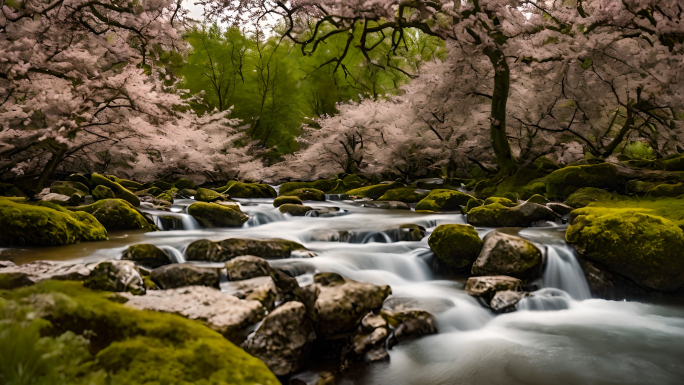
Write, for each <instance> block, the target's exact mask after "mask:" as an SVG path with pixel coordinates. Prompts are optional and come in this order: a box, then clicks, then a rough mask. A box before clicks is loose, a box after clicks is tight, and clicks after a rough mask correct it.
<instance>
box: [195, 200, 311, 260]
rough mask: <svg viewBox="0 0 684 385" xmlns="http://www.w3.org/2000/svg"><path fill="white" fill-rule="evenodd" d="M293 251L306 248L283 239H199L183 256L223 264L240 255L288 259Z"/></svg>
mask: <svg viewBox="0 0 684 385" xmlns="http://www.w3.org/2000/svg"><path fill="white" fill-rule="evenodd" d="M195 204H196V203H195ZM295 250H306V248H305V247H304V246H302V245H300V244H299V243H297V242H293V241H288V240H285V239H245V238H229V239H225V240H223V241H219V242H213V241H210V240H208V239H200V240H198V241H195V242H192V243H191V244H190V245H188V247H187V249H186V250H185V256H186V259H188V260H192V261H205V262H225V261H229V260H231V259H233V258H235V257H239V256H242V255H255V256H257V257H260V258H266V259H280V258H289V257H290V255H291V254H292V252H293V251H295Z"/></svg>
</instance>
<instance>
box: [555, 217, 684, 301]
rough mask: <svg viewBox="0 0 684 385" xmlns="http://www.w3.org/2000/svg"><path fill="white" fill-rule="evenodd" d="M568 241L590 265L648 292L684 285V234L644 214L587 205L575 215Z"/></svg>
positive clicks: (566, 235)
mask: <svg viewBox="0 0 684 385" xmlns="http://www.w3.org/2000/svg"><path fill="white" fill-rule="evenodd" d="M573 216H575V218H574V220H573V222H572V224H571V225H570V227H568V230H567V231H566V233H565V239H566V240H567V241H568V242H569V243H572V244H574V245H575V249H576V250H577V251H578V252H579V253H580V254H582V255H583V256H584V257H586V258H587V259H589V260H591V261H595V262H599V263H601V264H602V265H603V266H605V267H606V268H608V269H609V270H610V271H612V272H615V273H618V274H620V275H623V276H625V277H627V278H629V279H631V280H632V281H634V282H635V283H636V284H638V285H640V286H644V287H647V288H651V289H655V290H662V291H675V290H677V289H679V288H680V287H682V286H683V285H684V232H683V231H682V229H681V228H679V227H678V226H677V225H676V224H675V223H673V222H672V221H670V220H668V219H665V218H662V217H658V216H654V215H649V214H644V213H639V212H633V211H625V210H611V209H603V208H593V207H587V208H583V209H578V210H575V211H574V212H573Z"/></svg>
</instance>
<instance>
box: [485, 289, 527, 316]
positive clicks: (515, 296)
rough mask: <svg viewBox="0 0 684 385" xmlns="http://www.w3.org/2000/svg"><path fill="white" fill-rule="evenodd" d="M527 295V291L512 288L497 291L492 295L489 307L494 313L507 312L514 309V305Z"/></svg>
mask: <svg viewBox="0 0 684 385" xmlns="http://www.w3.org/2000/svg"><path fill="white" fill-rule="evenodd" d="M528 295H529V294H528V293H522V292H519V291H513V290H504V291H498V292H496V294H495V295H494V298H492V301H491V302H490V303H489V307H491V308H492V310H494V312H496V313H508V312H511V311H515V305H517V304H518V302H519V301H520V300H521V299H523V298H525V297H527V296H528Z"/></svg>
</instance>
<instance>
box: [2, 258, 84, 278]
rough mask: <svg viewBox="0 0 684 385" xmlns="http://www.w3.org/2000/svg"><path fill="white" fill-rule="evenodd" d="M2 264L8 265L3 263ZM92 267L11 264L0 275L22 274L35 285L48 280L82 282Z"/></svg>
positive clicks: (45, 263)
mask: <svg viewBox="0 0 684 385" xmlns="http://www.w3.org/2000/svg"><path fill="white" fill-rule="evenodd" d="M3 262H4V263H8V262H5V261H3ZM93 267H95V266H94V265H84V264H82V263H73V262H58V261H36V262H31V263H27V264H24V265H19V266H17V265H15V264H11V265H8V266H4V267H2V268H0V273H6V274H14V273H17V274H22V275H25V276H26V277H27V278H28V279H30V280H31V282H33V283H36V282H40V281H45V280H48V279H52V280H59V281H83V280H85V279H86V278H88V276H89V275H90V272H91V270H92V269H93Z"/></svg>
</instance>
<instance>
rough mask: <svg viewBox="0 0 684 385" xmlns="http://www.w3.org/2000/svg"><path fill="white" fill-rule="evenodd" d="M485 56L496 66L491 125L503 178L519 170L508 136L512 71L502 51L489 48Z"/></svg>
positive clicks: (492, 137)
mask: <svg viewBox="0 0 684 385" xmlns="http://www.w3.org/2000/svg"><path fill="white" fill-rule="evenodd" d="M485 54H486V55H487V57H489V60H490V61H491V62H492V65H493V66H494V92H493V93H492V111H491V124H490V134H491V140H492V147H493V148H494V154H495V155H496V163H497V164H498V165H499V172H500V174H501V176H508V175H512V174H513V173H515V171H516V170H517V169H518V164H517V162H516V161H515V159H513V155H512V154H511V146H510V144H509V143H508V137H507V136H506V103H507V102H508V90H509V86H510V69H509V68H508V63H507V62H506V57H505V56H504V54H503V52H502V51H500V50H498V49H490V48H487V49H485Z"/></svg>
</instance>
